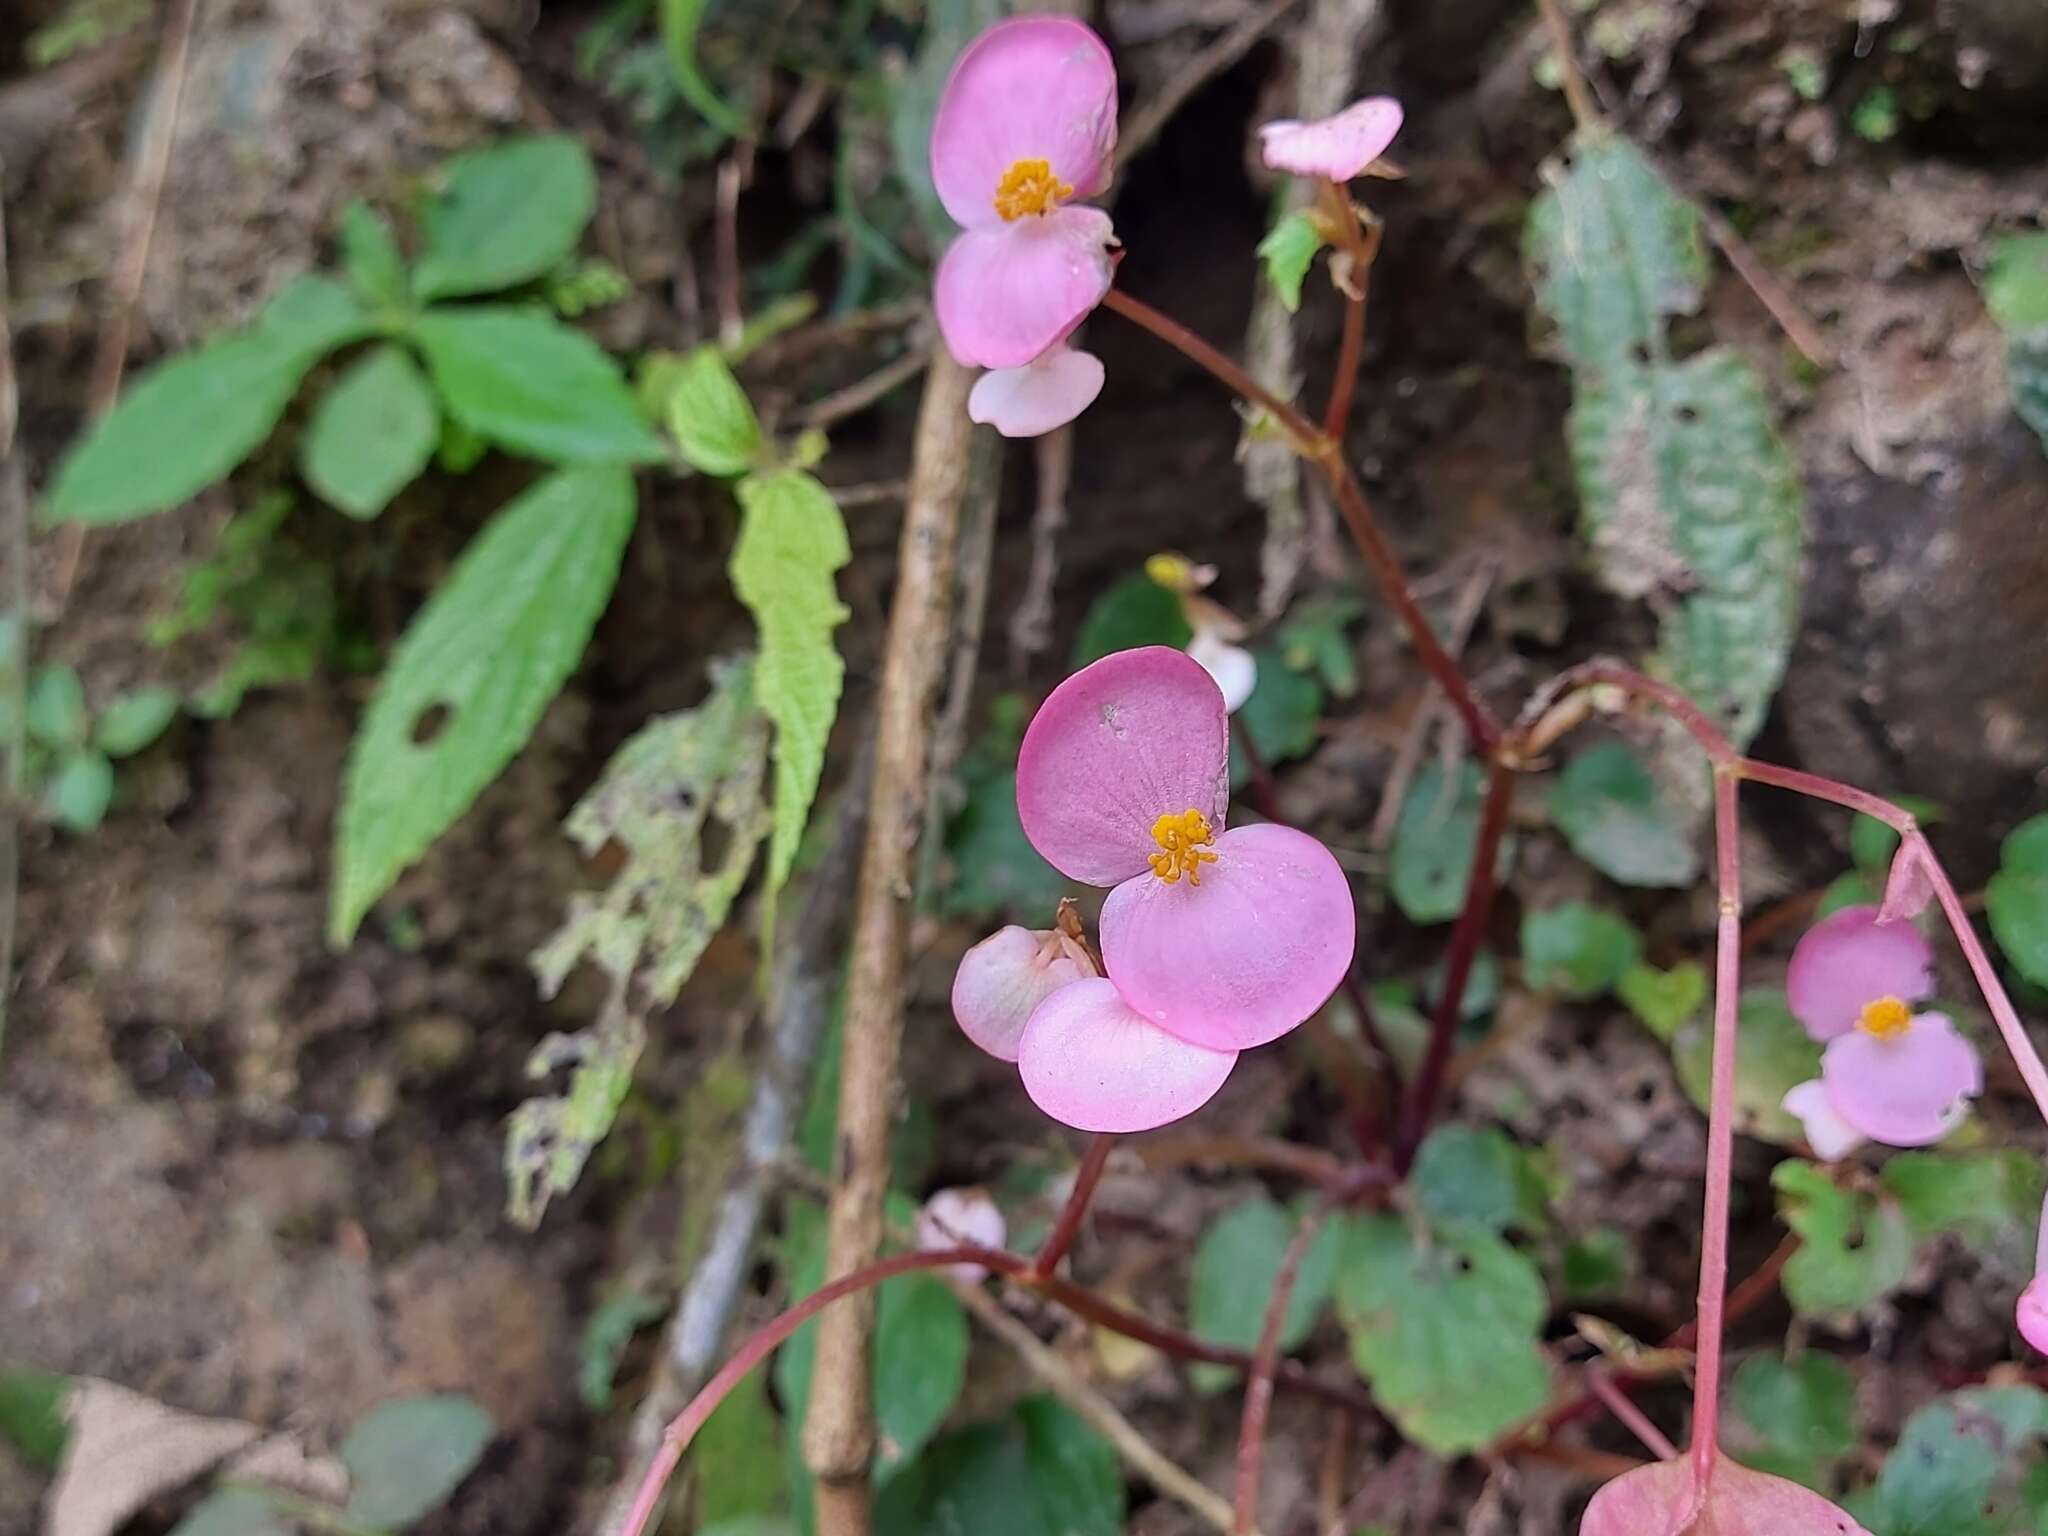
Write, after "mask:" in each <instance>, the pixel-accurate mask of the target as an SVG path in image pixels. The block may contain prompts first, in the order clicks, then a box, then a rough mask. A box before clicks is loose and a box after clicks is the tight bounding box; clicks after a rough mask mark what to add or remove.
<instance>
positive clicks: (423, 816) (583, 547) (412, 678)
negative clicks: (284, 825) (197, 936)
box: [328, 467, 634, 947]
mask: <svg viewBox="0 0 2048 1536" xmlns="http://www.w3.org/2000/svg"><path fill="white" fill-rule="evenodd" d="M633 510H634V509H633V481H632V477H631V476H630V475H629V474H628V473H627V472H626V471H625V470H623V469H616V468H612V469H606V468H595V467H593V468H584V469H565V470H559V471H557V472H556V473H554V474H551V475H549V476H547V477H546V478H545V479H543V480H541V481H539V482H537V483H536V484H535V485H534V486H533V487H532V488H531V489H529V490H528V491H527V492H526V493H525V494H524V495H521V496H519V497H518V498H516V499H515V500H513V501H512V502H510V503H509V504H508V505H506V506H505V507H503V508H501V509H500V510H499V512H498V513H497V515H496V516H495V517H493V518H492V519H491V521H490V523H489V524H488V525H486V527H485V528H484V529H483V531H482V532H481V533H479V534H477V536H476V537H475V538H474V539H472V540H471V541H470V544H469V547H468V548H467V549H465V550H464V551H463V552H462V558H461V559H460V560H458V561H457V562H456V563H455V567H454V569H453V570H451V571H450V572H449V573H448V577H447V579H446V580H445V581H443V582H442V584H441V586H440V587H439V589H438V590H436V592H435V593H434V595H433V597H431V598H430V599H428V601H427V605H426V606H425V607H424V608H422V609H421V610H420V611H419V613H418V614H417V615H416V616H415V617H414V619H413V621H412V623H411V625H410V626H409V627H408V628H407V630H406V632H405V634H404V636H403V637H402V638H401V639H400V640H399V642H398V646H397V649H396V650H394V651H393V652H392V656H391V664H390V666H389V667H388V668H387V669H386V670H385V673H384V678H383V681H382V682H381V683H379V684H378V687H377V692H376V696H375V697H374V698H372V699H371V701H370V707H369V709H368V710H367V711H366V712H365V713H364V716H363V721H362V724H361V725H360V726H359V727H358V729H357V731H356V738H355V742H354V744H353V745H352V746H351V747H350V749H349V761H348V767H347V770H346V772H345V774H344V776H343V782H342V800H341V811H340V814H339V816H338V817H337V821H336V827H335V849H334V891H333V901H332V907H331V913H330V917H329V921H328V941H329V942H330V943H332V944H334V945H335V946H336V947H340V946H341V945H344V944H346V943H347V942H348V941H349V940H350V939H351V938H352V937H353V936H354V934H355V931H356V927H357V925H358V924H359V923H361V921H362V919H363V914H364V913H365V912H367V911H369V909H370V905H371V903H372V902H374V901H376V899H377V898H378V897H379V896H381V895H383V894H384V891H385V889H386V888H387V887H388V886H389V885H390V884H391V882H392V881H393V880H394V879H396V878H397V877H398V873H399V871H400V870H402V869H404V868H405V867H406V866H407V865H408V864H411V863H412V862H413V861H414V860H415V859H417V858H418V857H419V856H420V855H421V854H423V853H425V852H426V851H427V848H428V846H429V845H430V844H431V843H432V842H433V841H434V839H435V838H437V837H439V836H440V835H441V833H442V832H443V831H445V830H446V829H447V828H448V827H449V826H450V825H451V824H452V823H453V822H454V821H455V819H456V818H457V817H458V816H460V815H461V814H462V813H463V812H464V811H466V810H468V809H469V806H470V803H471V802H472V801H473V800H475V799H476V797H477V795H478V793H479V792H480V791H481V790H482V789H483V787H484V786H485V785H486V784H488V783H490V781H491V780H492V779H494V778H496V777H497V775H498V771H499V770H500V769H501V768H503V767H504V766H505V764H506V763H508V762H509V761H511V759H512V755H513V754H514V753H515V752H517V751H518V750H519V749H520V747H522V746H523V745H525V743H526V738H527V737H528V736H529V735H531V734H532V732H533V728H534V726H535V725H536V724H537V723H538V722H539V720H540V715H541V711H542V710H543V709H545V708H546V707H547V703H548V701H549V700H550V699H552V698H553V697H554V696H555V693H556V692H557V690H559V689H560V688H561V686H562V683H563V681H564V680H565V679H566V678H567V677H568V675H569V673H570V672H571V671H573V670H574V669H575V666H576V663H577V661H578V660H579V659H580V658H581V657H582V654H583V646H584V642H585V641H587V640H588V639H589V638H590V631H591V628H592V627H593V626H594V625H595V624H596V623H597V616H598V614H599V613H601V612H602V611H603V610H604V605H605V601H606V599H607V598H609V597H610V596H611V590H612V583H613V582H614V581H615V580H617V578H618V573H619V557H620V554H621V553H622V552H623V550H624V549H625V544H626V536H627V534H629V533H630V532H632V528H633ZM422 733H424V734H425V736H426V739H425V740H421V739H418V738H419V736H420V735H421V734H422Z"/></svg>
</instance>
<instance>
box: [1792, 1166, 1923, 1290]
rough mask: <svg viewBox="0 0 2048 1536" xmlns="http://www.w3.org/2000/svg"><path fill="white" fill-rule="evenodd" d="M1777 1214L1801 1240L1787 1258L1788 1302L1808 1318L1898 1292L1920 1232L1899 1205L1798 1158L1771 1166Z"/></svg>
mask: <svg viewBox="0 0 2048 1536" xmlns="http://www.w3.org/2000/svg"><path fill="white" fill-rule="evenodd" d="M1771 1184H1772V1186H1773V1187H1774V1188H1776V1190H1777V1191H1778V1214H1779V1216H1781V1217H1782V1218H1783V1219H1784V1222H1785V1225H1786V1226H1788V1227H1790V1228H1791V1229H1792V1230H1793V1232H1795V1233H1796V1234H1797V1235H1798V1237H1799V1240H1800V1241H1799V1250H1798V1251H1797V1252H1796V1253H1794V1254H1793V1255H1792V1257H1791V1258H1790V1259H1788V1260H1787V1261H1786V1263H1785V1276H1784V1288H1785V1299H1786V1300H1787V1301H1789V1302H1791V1303H1792V1310H1793V1311H1794V1312H1797V1313H1799V1314H1800V1315H1801V1316H1838V1315H1842V1314H1849V1313H1856V1312H1860V1311H1862V1310H1863V1308H1865V1307H1867V1306H1869V1305H1870V1304H1871V1303H1872V1302H1874V1301H1876V1300H1878V1299H1879V1298H1880V1297H1882V1296H1886V1295H1888V1294H1890V1293H1891V1292H1892V1291H1894V1290H1896V1289H1898V1287H1899V1286H1900V1284H1902V1283H1903V1282H1904V1280H1905V1278H1906V1270H1907V1268H1908V1267H1909V1266H1910V1265H1911V1264H1912V1262H1913V1232H1912V1228H1911V1227H1910V1226H1909V1225H1908V1223H1907V1221H1906V1216H1905V1213H1904V1212H1903V1211H1901V1210H1900V1209H1899V1206H1898V1202H1897V1201H1895V1200H1892V1199H1891V1198H1890V1197H1888V1196H1874V1195H1870V1194H1866V1193H1863V1192H1862V1191H1859V1190H1850V1189H1844V1188H1843V1187H1842V1186H1840V1185H1839V1184H1837V1183H1835V1181H1834V1180H1833V1179H1832V1178H1830V1177H1829V1176H1828V1173H1827V1171H1826V1170H1825V1169H1822V1168H1819V1167H1816V1166H1815V1165H1814V1164H1812V1163H1808V1162H1802V1161H1800V1160H1799V1159H1797V1158H1794V1159H1791V1160H1789V1161H1787V1162H1782V1163H1780V1164H1778V1166H1777V1167H1776V1168H1774V1169H1772V1170H1771Z"/></svg>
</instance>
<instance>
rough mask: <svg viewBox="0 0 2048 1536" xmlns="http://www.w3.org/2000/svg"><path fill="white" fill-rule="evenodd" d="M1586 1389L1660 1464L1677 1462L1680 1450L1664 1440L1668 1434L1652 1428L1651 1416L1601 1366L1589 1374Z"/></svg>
mask: <svg viewBox="0 0 2048 1536" xmlns="http://www.w3.org/2000/svg"><path fill="white" fill-rule="evenodd" d="M1586 1387H1587V1389H1588V1390H1589V1391H1590V1392H1592V1394H1593V1396H1594V1397H1596V1398H1598V1399H1599V1400H1600V1401H1601V1402H1602V1403H1603V1404H1605V1405H1606V1407H1607V1411H1608V1412H1609V1413H1611V1414H1613V1415H1614V1416H1615V1417H1616V1418H1617V1419H1619V1420H1621V1422H1622V1425H1623V1427H1624V1428H1626V1429H1627V1430H1628V1432H1629V1433H1630V1434H1632V1435H1634V1436H1635V1437H1636V1438H1637V1439H1638V1440H1640V1441H1642V1442H1643V1446H1644V1449H1646V1450H1648V1451H1649V1453H1650V1454H1651V1455H1652V1456H1654V1457H1656V1458H1657V1459H1658V1460H1659V1461H1676V1460H1677V1459H1678V1447H1677V1446H1675V1445H1673V1444H1672V1443H1671V1442H1670V1441H1669V1440H1667V1439H1666V1438H1665V1437H1664V1431H1663V1430H1661V1429H1659V1428H1658V1427H1657V1426H1656V1425H1655V1424H1652V1423H1651V1422H1650V1419H1649V1415H1647V1414H1645V1413H1644V1412H1643V1410H1642V1409H1640V1408H1638V1407H1637V1406H1636V1405H1635V1400H1634V1399H1633V1398H1631V1397H1630V1396H1629V1395H1628V1393H1627V1392H1626V1391H1625V1390H1624V1389H1623V1388H1622V1385H1621V1383H1620V1382H1618V1381H1616V1380H1615V1379H1614V1378H1613V1377H1612V1376H1609V1375H1608V1374H1607V1372H1606V1371H1604V1370H1602V1369H1601V1368H1600V1367H1599V1366H1597V1365H1596V1366H1594V1367H1593V1369H1592V1370H1590V1371H1588V1372H1587V1373H1586Z"/></svg>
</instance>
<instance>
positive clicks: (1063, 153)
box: [932, 16, 1116, 361]
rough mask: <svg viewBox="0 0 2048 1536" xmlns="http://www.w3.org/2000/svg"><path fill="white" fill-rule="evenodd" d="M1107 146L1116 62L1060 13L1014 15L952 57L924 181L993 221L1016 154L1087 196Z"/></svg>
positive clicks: (966, 220)
mask: <svg viewBox="0 0 2048 1536" xmlns="http://www.w3.org/2000/svg"><path fill="white" fill-rule="evenodd" d="M1115 148H1116V65H1115V64H1113V63H1111V62H1110V57H1109V49H1108V48H1107V47H1106V46H1105V45H1104V44H1103V41H1102V39H1101V38H1099V37H1097V36H1096V35H1095V34H1094V33H1093V32H1091V31H1090V30H1089V29H1088V28H1087V27H1084V26H1083V25H1081V23H1080V22H1078V21H1070V20H1068V19H1067V18H1066V17H1063V16H1020V17H1018V18H1016V19H1015V20H1013V21H1005V22H999V23H997V24H996V25H995V26H993V27H990V28H989V29H988V30H987V31H986V32H984V33H982V34H981V36H980V37H977V38H976V39H975V40H974V41H973V42H972V43H970V44H968V47H967V51H966V52H965V53H963V54H961V55H960V61H959V63H957V64H955V65H954V66H953V74H952V76H951V78H950V79H948V80H947V81H946V89H945V93H944V94H943V95H942V96H940V98H939V110H938V113H937V115H936V116H935V117H934V118H933V119H932V183H933V185H934V186H935V187H937V189H938V193H939V201H940V202H942V203H944V204H945V205H946V212H948V213H949V214H951V215H952V216H953V219H954V221H955V222H956V223H958V224H960V225H962V226H963V227H965V228H967V229H977V228H980V227H982V226H983V225H988V224H998V223H1000V222H1001V216H1000V215H999V214H998V213H997V212H996V208H995V195H996V186H997V184H998V183H1000V182H1001V181H1002V179H1003V173H1004V172H1005V171H1007V170H1008V169H1009V168H1010V167H1011V166H1012V165H1013V164H1015V163H1016V162H1017V161H1019V160H1044V161H1047V162H1049V163H1050V164H1051V166H1052V169H1053V174H1054V175H1056V176H1058V177H1059V179H1060V180H1061V181H1064V182H1066V183H1067V184H1068V185H1070V186H1071V187H1073V189H1074V194H1073V195H1074V196H1075V197H1091V196H1093V195H1094V194H1095V193H1097V192H1100V191H1101V190H1102V189H1103V187H1104V186H1106V185H1107V184H1108V182H1109V168H1110V152H1111V151H1112V150H1114V149H1115ZM1020 361H1021V359H1020Z"/></svg>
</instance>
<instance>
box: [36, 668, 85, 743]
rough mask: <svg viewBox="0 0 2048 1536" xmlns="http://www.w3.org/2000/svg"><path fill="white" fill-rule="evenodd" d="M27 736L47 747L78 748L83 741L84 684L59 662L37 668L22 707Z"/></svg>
mask: <svg viewBox="0 0 2048 1536" xmlns="http://www.w3.org/2000/svg"><path fill="white" fill-rule="evenodd" d="M23 711H24V713H23V717H22V718H23V720H24V721H25V722H26V724H27V727H28V734H29V735H30V736H31V737H32V738H34V739H35V740H36V741H39V742H41V743H42V744H43V745H44V746H46V747H71V746H77V745H78V744H79V743H80V742H82V741H84V740H85V734H86V714H85V684H84V683H83V682H81V681H79V677H78V673H77V672H76V671H75V670H74V669H73V668H70V667H67V666H64V665H63V664H62V663H53V664H51V665H49V666H42V667H38V668H36V672H35V676H34V677H32V678H30V679H29V685H28V699H27V702H26V703H25V704H24V706H23Z"/></svg>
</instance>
